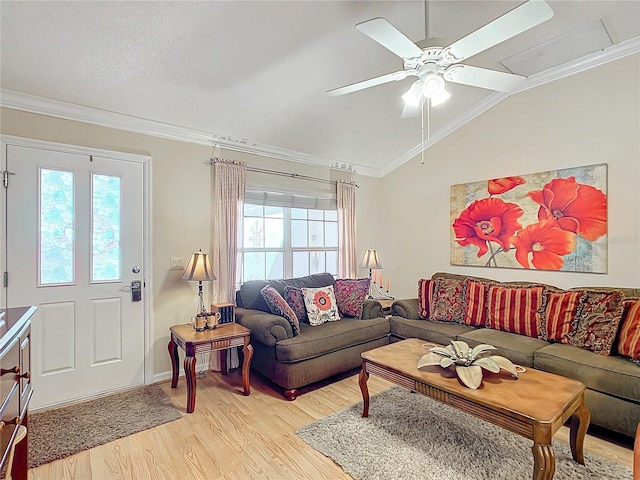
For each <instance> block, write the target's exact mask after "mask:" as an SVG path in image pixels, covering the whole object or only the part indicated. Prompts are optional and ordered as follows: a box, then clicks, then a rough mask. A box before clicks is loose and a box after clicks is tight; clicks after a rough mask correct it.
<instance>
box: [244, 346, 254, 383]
mask: <svg viewBox="0 0 640 480" xmlns="http://www.w3.org/2000/svg"><path fill="white" fill-rule="evenodd" d="M242 354H243V356H244V360H243V361H242V389H243V390H244V394H245V395H249V394H250V393H251V391H250V390H249V368H250V367H251V359H252V358H253V347H252V346H251V344H250V343H245V345H244V347H242Z"/></svg>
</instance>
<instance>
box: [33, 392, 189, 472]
mask: <svg viewBox="0 0 640 480" xmlns="http://www.w3.org/2000/svg"><path fill="white" fill-rule="evenodd" d="M181 416H182V415H181V413H180V411H179V410H178V409H177V408H176V407H175V406H174V405H173V404H172V403H171V400H170V399H169V397H168V396H167V395H166V394H165V393H164V391H163V390H162V388H160V386H158V385H146V386H144V387H139V388H134V389H132V390H127V391H125V392H120V393H116V394H113V395H108V396H105V397H100V398H96V399H95V400H89V401H86V402H82V403H76V404H73V405H69V406H65V407H61V408H56V409H51V410H45V411H42V412H36V413H31V414H30V415H29V468H33V467H37V466H38V465H42V464H44V463H49V462H52V461H54V460H58V459H60V458H65V457H68V456H69V455H73V454H75V453H78V452H81V451H83V450H87V449H89V448H93V447H97V446H98V445H103V444H105V443H108V442H112V441H114V440H117V439H118V438H122V437H126V436H128V435H131V434H133V433H137V432H141V431H143V430H147V429H149V428H153V427H156V426H158V425H162V424H163V423H167V422H171V421H173V420H177V419H178V418H180V417H181Z"/></svg>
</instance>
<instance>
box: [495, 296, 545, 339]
mask: <svg viewBox="0 0 640 480" xmlns="http://www.w3.org/2000/svg"><path fill="white" fill-rule="evenodd" d="M544 300H545V298H544V288H543V287H513V288H511V287H501V286H497V285H491V286H489V293H488V296H487V327H489V328H493V329H496V330H502V331H505V332H511V333H517V334H519V335H526V336H527V337H533V338H538V337H539V336H540V331H541V328H540V326H541V318H540V312H541V310H542V308H543V307H544Z"/></svg>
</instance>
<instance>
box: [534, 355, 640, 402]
mask: <svg viewBox="0 0 640 480" xmlns="http://www.w3.org/2000/svg"><path fill="white" fill-rule="evenodd" d="M533 363H534V366H535V368H538V369H540V370H544V371H546V372H551V373H555V374H557V375H563V376H565V377H569V378H574V379H576V380H579V381H581V382H582V383H584V384H585V385H586V386H587V388H590V389H592V390H596V391H598V392H602V393H606V394H608V395H613V396H615V397H619V398H626V399H627V400H632V401H634V402H636V403H637V402H638V399H640V368H638V366H637V365H635V364H633V363H632V362H630V361H629V360H628V359H626V358H624V357H619V356H617V355H613V356H610V357H605V356H603V355H597V354H595V353H593V352H590V351H588V350H584V349H582V348H579V347H572V346H570V345H562V344H551V345H549V346H546V347H543V348H541V349H539V350H537V351H536V352H535V354H534V362H533Z"/></svg>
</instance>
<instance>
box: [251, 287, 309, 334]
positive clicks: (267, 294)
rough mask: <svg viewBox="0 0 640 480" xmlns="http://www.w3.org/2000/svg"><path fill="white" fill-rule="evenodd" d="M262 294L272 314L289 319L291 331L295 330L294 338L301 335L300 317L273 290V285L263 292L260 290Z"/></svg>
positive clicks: (265, 288)
mask: <svg viewBox="0 0 640 480" xmlns="http://www.w3.org/2000/svg"><path fill="white" fill-rule="evenodd" d="M260 294H261V295H262V298H264V301H265V302H267V305H268V306H269V309H270V310H271V313H273V314H274V315H280V316H281V317H284V318H286V319H287V321H288V322H289V323H290V324H291V329H292V330H293V336H294V337H295V336H296V335H298V334H299V333H300V323H299V322H298V317H297V316H296V314H295V312H294V311H293V310H292V309H291V307H290V306H289V304H288V303H287V302H286V301H285V299H284V298H282V295H280V293H278V291H277V290H276V289H275V288H273V287H272V286H271V285H267V286H266V287H264V288H263V289H262V290H260Z"/></svg>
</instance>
